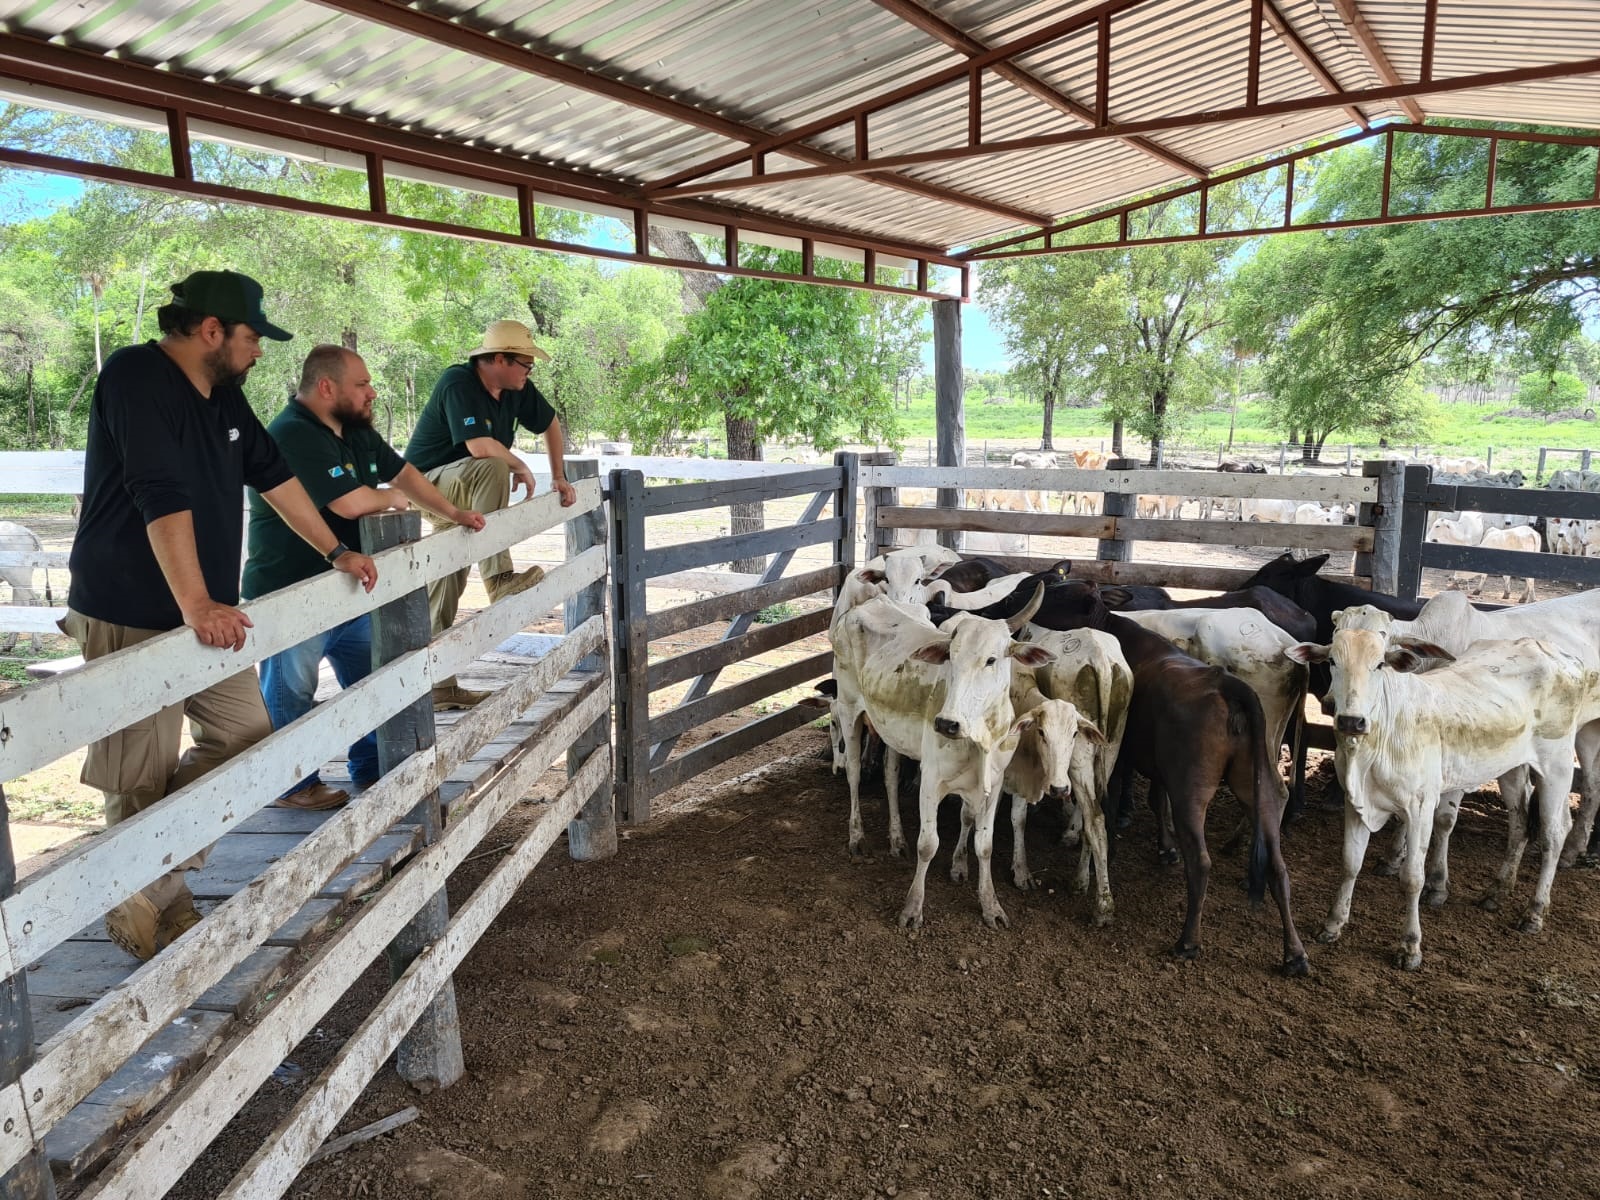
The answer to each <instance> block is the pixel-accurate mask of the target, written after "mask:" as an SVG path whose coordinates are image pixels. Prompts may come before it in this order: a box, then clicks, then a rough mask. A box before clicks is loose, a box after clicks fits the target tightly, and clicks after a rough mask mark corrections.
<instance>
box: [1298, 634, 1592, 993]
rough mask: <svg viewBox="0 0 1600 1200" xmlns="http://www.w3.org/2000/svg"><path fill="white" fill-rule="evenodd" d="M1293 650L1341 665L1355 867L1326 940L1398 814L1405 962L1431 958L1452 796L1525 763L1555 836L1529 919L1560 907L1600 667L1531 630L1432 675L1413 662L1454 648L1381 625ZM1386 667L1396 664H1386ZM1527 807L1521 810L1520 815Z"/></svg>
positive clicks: (1350, 856) (1339, 765)
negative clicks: (1575, 769) (1424, 897)
mask: <svg viewBox="0 0 1600 1200" xmlns="http://www.w3.org/2000/svg"><path fill="white" fill-rule="evenodd" d="M1289 653H1290V656H1291V657H1292V658H1294V659H1295V660H1296V661H1298V662H1304V663H1312V662H1326V663H1329V664H1330V665H1331V666H1332V672H1333V682H1332V688H1331V690H1330V691H1329V696H1330V698H1331V699H1332V700H1333V706H1334V714H1335V715H1334V729H1335V731H1336V732H1337V734H1338V735H1339V745H1338V749H1337V750H1336V752H1335V757H1334V765H1335V768H1336V770H1337V771H1338V775H1339V782H1340V784H1341V785H1343V787H1344V790H1345V822H1344V824H1345V838H1344V876H1343V878H1342V879H1341V881H1340V884H1339V890H1338V893H1337V894H1336V895H1335V897H1334V901H1333V906H1332V908H1331V909H1330V911H1329V914H1328V920H1327V922H1326V924H1325V925H1324V926H1323V929H1322V932H1321V933H1320V934H1319V935H1318V939H1319V940H1320V941H1322V942H1334V941H1337V940H1338V939H1339V936H1340V935H1341V934H1342V933H1343V932H1344V927H1345V924H1346V923H1347V922H1348V921H1349V919H1350V899H1351V896H1352V894H1353V892H1354V890H1355V881H1356V876H1357V875H1358V874H1359V873H1360V870H1361V862H1362V859H1363V858H1364V857H1365V855H1366V850H1367V842H1368V840H1369V839H1370V838H1371V836H1372V833H1373V832H1374V831H1376V830H1378V829H1381V828H1383V826H1384V825H1385V824H1386V823H1387V822H1388V821H1389V819H1390V817H1393V816H1398V817H1400V819H1401V820H1402V821H1403V822H1404V823H1405V828H1406V842H1407V853H1406V862H1405V865H1404V867H1403V868H1402V871H1401V881H1402V884H1403V886H1404V889H1405V894H1406V901H1407V911H1406V919H1405V923H1404V926H1403V928H1402V933H1401V940H1400V947H1399V951H1398V954H1397V956H1396V963H1397V965H1398V966H1401V967H1404V968H1405V969H1406V970H1409V971H1415V970H1417V969H1418V968H1419V967H1421V965H1422V924H1421V918H1420V915H1419V911H1418V902H1419V900H1420V898H1421V894H1422V885H1423V859H1424V856H1425V855H1426V854H1427V851H1428V843H1429V840H1430V838H1431V836H1432V831H1433V823H1434V818H1435V814H1436V812H1437V810H1438V808H1439V804H1440V799H1441V795H1442V794H1443V793H1446V792H1450V791H1459V790H1461V789H1464V788H1469V787H1474V786H1476V785H1477V784H1478V783H1479V782H1481V781H1482V780H1485V779H1489V778H1493V777H1496V776H1499V775H1503V774H1505V773H1506V772H1508V771H1511V770H1513V769H1515V768H1517V767H1521V766H1531V767H1532V769H1533V771H1534V774H1535V776H1536V778H1537V780H1538V783H1537V792H1538V800H1539V812H1540V814H1541V817H1542V819H1543V822H1544V844H1545V861H1544V863H1543V864H1542V870H1541V872H1540V878H1539V883H1538V886H1537V888H1536V890H1535V893H1534V900H1533V903H1532V904H1531V905H1530V906H1529V909H1528V912H1527V914H1526V915H1525V916H1524V918H1523V922H1522V928H1523V929H1524V930H1527V931H1529V932H1532V931H1534V930H1537V929H1539V928H1540V927H1541V926H1542V924H1543V919H1544V913H1545V911H1546V910H1547V909H1548V908H1549V903H1550V886H1551V883H1552V882H1553V880H1554V877H1555V866H1556V847H1557V846H1558V845H1559V844H1560V843H1561V840H1562V839H1563V838H1564V837H1565V835H1566V833H1567V829H1568V825H1569V822H1570V816H1569V813H1568V810H1567V805H1566V791H1567V786H1568V779H1569V772H1570V770H1571V764H1572V754H1573V738H1574V735H1575V733H1576V731H1577V728H1578V726H1579V724H1580V723H1581V722H1582V720H1583V718H1584V715H1585V705H1586V703H1587V700H1588V697H1589V696H1590V695H1592V694H1593V693H1594V690H1595V687H1596V683H1597V679H1600V676H1597V673H1596V672H1595V671H1594V670H1593V669H1592V668H1589V667H1586V666H1585V665H1584V663H1583V662H1582V661H1581V660H1580V659H1578V658H1577V657H1575V656H1574V655H1571V654H1568V653H1567V652H1566V651H1564V650H1562V649H1560V648H1558V647H1556V646H1553V645H1550V644H1549V643H1547V642H1540V641H1537V640H1535V639H1532V638H1522V639H1519V640H1517V641H1515V642H1494V643H1489V644H1486V645H1482V646H1478V647H1475V648H1474V649H1473V650H1471V651H1469V652H1468V653H1467V654H1466V655H1465V656H1463V657H1462V658H1461V659H1459V660H1457V661H1455V662H1451V663H1449V664H1448V665H1446V666H1443V667H1439V668H1438V669H1436V670H1432V671H1427V672H1423V673H1421V674H1412V673H1411V672H1414V671H1415V670H1416V668H1417V667H1418V666H1419V665H1421V663H1422V661H1423V660H1424V658H1426V657H1448V655H1447V654H1446V652H1444V651H1443V650H1441V649H1439V648H1438V647H1436V646H1428V645H1426V644H1416V645H1391V644H1389V643H1387V642H1386V641H1385V639H1384V636H1383V635H1382V634H1381V633H1378V632H1376V631H1374V630H1370V629H1341V630H1337V631H1336V632H1335V633H1334V635H1333V644H1332V645H1331V646H1319V645H1315V644H1313V643H1310V642H1301V643H1299V644H1297V645H1296V646H1294V647H1293V648H1292V649H1291V650H1290V652H1289ZM1384 666H1387V667H1389V668H1391V669H1389V670H1380V668H1381V667H1384ZM1517 817H1518V814H1517V813H1513V814H1512V815H1511V821H1512V824H1513V825H1515V824H1517ZM1514 869H1515V868H1514V867H1513V868H1512V870H1513V872H1514ZM1502 870H1504V868H1502Z"/></svg>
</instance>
